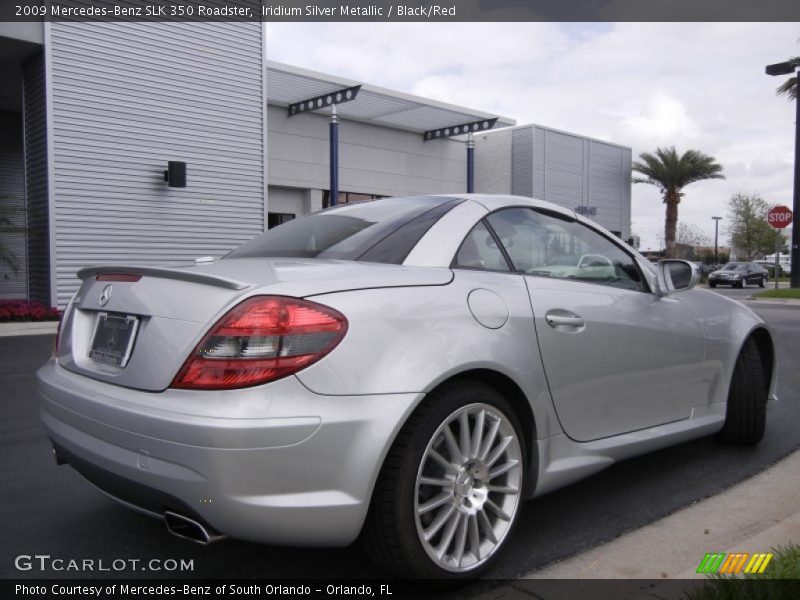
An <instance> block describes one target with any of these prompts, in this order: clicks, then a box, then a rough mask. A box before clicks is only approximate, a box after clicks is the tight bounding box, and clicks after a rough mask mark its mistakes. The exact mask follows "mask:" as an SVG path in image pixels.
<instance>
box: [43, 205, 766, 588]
mask: <svg viewBox="0 0 800 600" xmlns="http://www.w3.org/2000/svg"><path fill="white" fill-rule="evenodd" d="M78 275H79V277H80V278H81V279H82V281H83V283H82V285H81V287H80V289H79V290H78V292H77V293H76V294H75V296H74V298H73V299H72V301H71V302H70V304H69V306H68V307H67V309H66V311H65V314H64V317H63V320H62V323H61V327H60V334H59V338H58V341H57V349H56V352H55V356H54V357H53V358H52V359H51V360H50V361H49V362H48V363H47V364H46V365H45V366H43V367H42V368H41V369H40V371H39V372H38V381H39V390H40V392H41V396H42V411H41V415H42V419H43V421H44V425H45V427H46V429H47V432H48V434H49V436H50V438H51V439H52V442H53V447H54V452H55V455H56V459H57V461H59V462H66V463H69V464H70V465H72V466H73V467H74V468H75V469H77V470H78V471H79V472H80V473H81V474H83V475H84V476H85V477H86V478H87V479H88V480H89V481H91V482H92V483H93V484H95V485H96V486H97V487H98V488H100V489H101V490H103V491H104V492H106V493H107V494H109V495H110V496H112V497H114V498H116V499H118V500H120V501H121V502H123V503H125V504H127V505H128V506H131V507H133V508H136V509H139V510H141V511H144V512H146V513H148V514H151V515H153V516H156V517H159V518H162V519H164V520H165V521H166V524H167V527H168V528H169V530H170V531H172V532H173V533H175V534H177V535H180V536H183V537H186V538H190V539H193V540H195V541H199V542H202V543H208V542H211V541H214V540H217V539H221V538H223V537H225V536H230V537H233V538H238V539H242V540H250V541H255V542H266V543H274V544H293V545H309V546H323V545H324V546H336V545H346V544H350V543H351V542H353V541H354V540H356V539H357V538H359V537H360V538H361V540H362V541H363V543H365V544H366V545H367V548H368V549H369V553H370V555H371V556H372V557H374V558H375V559H376V560H377V561H379V562H380V563H381V564H383V565H385V566H388V567H389V568H391V569H394V570H395V571H396V572H398V573H400V574H402V575H404V576H420V577H455V578H459V577H471V576H475V575H477V574H478V573H479V572H480V571H482V570H483V569H485V568H486V567H487V566H488V565H489V564H490V563H491V561H492V559H494V558H496V557H497V555H498V552H499V551H500V549H501V548H502V547H503V546H504V544H505V543H506V542H507V540H508V538H509V535H510V533H511V531H512V529H513V527H514V523H515V521H516V520H517V518H518V516H519V514H520V511H521V509H522V503H523V501H524V500H526V499H528V498H531V497H534V496H538V495H541V494H544V493H546V492H549V491H551V490H554V489H556V488H559V487H561V486H564V485H566V484H568V483H570V482H573V481H576V480H578V479H581V478H584V477H586V476H588V475H590V474H592V473H595V472H597V471H599V470H601V469H603V468H605V467H607V466H609V465H610V464H612V463H613V462H615V461H617V460H620V459H624V458H626V457H630V456H633V455H637V454H642V453H644V452H649V451H652V450H655V449H657V448H661V447H664V446H667V445H669V444H676V443H679V442H683V441H685V440H689V439H692V438H697V437H700V436H706V435H710V434H718V435H719V437H720V438H721V439H722V440H724V441H728V442H733V443H741V444H755V443H757V442H758V441H759V440H760V439H761V437H762V435H763V432H764V421H765V410H766V405H767V400H768V398H770V399H774V390H775V386H776V360H775V356H774V350H773V344H772V338H771V335H770V332H769V331H768V329H767V327H766V326H765V325H764V323H763V322H762V321H761V319H759V317H757V316H756V315H755V314H754V313H753V312H752V311H750V310H749V309H747V308H745V307H744V306H742V305H741V304H738V303H736V302H734V301H732V300H729V299H727V298H721V297H720V296H718V295H716V294H713V293H711V292H708V291H706V290H702V289H699V288H695V287H694V286H695V284H696V283H697V281H698V279H699V274H698V272H697V268H696V267H695V266H693V265H692V264H691V263H687V262H684V261H662V262H661V263H659V264H658V265H655V266H653V265H651V264H650V263H649V262H648V261H647V260H645V259H644V258H643V257H641V256H640V255H639V254H637V253H636V252H635V251H634V250H633V249H631V248H630V247H628V246H626V245H625V244H623V243H622V242H621V241H620V240H619V239H617V238H616V237H614V236H613V235H612V234H610V233H609V232H608V231H606V230H604V229H602V228H600V227H598V226H597V225H596V224H594V223H592V222H591V221H589V220H587V219H585V218H584V217H582V216H580V215H577V214H575V213H574V212H573V211H570V210H565V209H563V208H561V207H559V206H556V205H553V204H549V203H545V202H539V201H535V200H530V199H526V198H518V197H512V196H484V195H453V196H423V197H412V198H392V199H385V200H378V201H375V202H369V203H363V204H357V205H347V206H341V207H336V208H333V209H330V210H326V211H323V212H321V213H317V214H314V215H310V216H307V217H304V218H300V219H296V220H293V221H290V222H288V223H286V224H283V225H281V226H279V227H277V228H275V229H272V230H270V231H267V232H266V233H264V234H262V235H260V236H257V237H256V238H254V239H252V240H251V241H249V242H247V243H245V244H244V245H242V246H240V247H239V248H238V249H236V250H234V251H233V252H231V253H230V254H228V255H227V256H225V257H224V258H223V259H221V260H218V261H216V262H213V263H205V264H197V265H192V266H188V267H182V268H154V267H146V266H145V267H137V266H122V265H120V266H116V265H115V266H99V267H91V268H86V269H83V270H81V271H80V272H79V274H78Z"/></svg>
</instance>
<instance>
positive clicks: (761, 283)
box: [758, 277, 767, 288]
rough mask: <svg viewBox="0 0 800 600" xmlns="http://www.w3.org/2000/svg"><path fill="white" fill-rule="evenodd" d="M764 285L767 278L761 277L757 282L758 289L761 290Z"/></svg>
mask: <svg viewBox="0 0 800 600" xmlns="http://www.w3.org/2000/svg"><path fill="white" fill-rule="evenodd" d="M765 285H767V278H766V277H762V278H761V279H760V280H759V282H758V287H762V288H763V287H764V286H765Z"/></svg>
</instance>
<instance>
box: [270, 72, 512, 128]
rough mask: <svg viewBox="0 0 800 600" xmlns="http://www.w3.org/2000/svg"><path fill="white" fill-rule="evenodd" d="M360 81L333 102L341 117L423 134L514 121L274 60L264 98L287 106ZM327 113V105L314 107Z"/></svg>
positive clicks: (503, 124) (318, 111)
mask: <svg viewBox="0 0 800 600" xmlns="http://www.w3.org/2000/svg"><path fill="white" fill-rule="evenodd" d="M357 85H360V86H361V89H360V91H359V92H358V98H357V99H356V100H354V101H353V102H346V103H344V104H340V105H339V106H337V109H336V111H337V113H338V115H339V117H340V118H341V119H350V120H353V121H362V122H366V123H372V124H374V125H380V126H383V127H391V128H393V129H401V130H403V131H411V132H415V133H419V134H424V133H425V132H426V131H431V130H437V129H443V128H446V127H453V126H455V125H461V124H463V123H472V122H475V121H481V120H489V119H497V121H495V122H494V124H493V125H492V127H495V128H496V127H508V126H510V125H516V121H515V120H514V119H509V118H507V117H501V116H499V115H495V114H491V113H487V112H483V111H478V110H473V109H470V108H465V107H463V106H456V105H454V104H447V103H445V102H438V101H436V100H431V99H429V98H423V97H420V96H414V95H413V94H406V93H404V92H398V91H395V90H389V89H386V88H382V87H379V86H376V85H371V84H368V83H363V82H360V81H355V80H352V79H346V78H343V77H336V76H333V75H328V74H326V73H319V72H317V71H311V70H308V69H301V68H299V67H295V66H293V65H287V64H284V63H279V62H275V61H267V98H268V101H269V103H270V104H272V105H275V106H282V107H288V106H289V105H290V104H293V103H295V102H298V101H300V100H303V99H306V98H313V97H318V96H323V95H325V94H330V93H336V92H337V91H340V90H342V89H344V88H350V87H353V86H357ZM315 112H317V113H318V114H325V115H328V114H330V112H331V111H330V108H328V107H323V108H320V109H318V110H316V111H315Z"/></svg>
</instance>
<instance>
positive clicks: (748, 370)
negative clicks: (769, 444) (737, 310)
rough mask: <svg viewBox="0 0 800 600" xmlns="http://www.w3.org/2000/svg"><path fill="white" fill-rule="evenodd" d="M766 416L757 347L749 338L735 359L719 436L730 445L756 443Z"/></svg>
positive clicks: (764, 384) (761, 369) (761, 435)
mask: <svg viewBox="0 0 800 600" xmlns="http://www.w3.org/2000/svg"><path fill="white" fill-rule="evenodd" d="M766 419H767V382H766V377H765V375H764V370H763V365H762V362H761V354H760V353H759V351H758V347H757V346H756V343H755V341H754V340H753V339H752V338H749V339H748V340H747V341H746V342H745V344H744V346H743V347H742V350H741V352H739V358H738V359H737V360H736V367H734V370H733V378H732V379H731V387H730V390H729V392H728V407H727V410H726V415H725V425H724V426H723V428H722V430H721V431H720V432H719V437H720V439H721V440H722V441H724V442H728V443H732V444H746V445H753V444H757V443H758V442H760V441H761V438H763V437H764V426H765V423H766Z"/></svg>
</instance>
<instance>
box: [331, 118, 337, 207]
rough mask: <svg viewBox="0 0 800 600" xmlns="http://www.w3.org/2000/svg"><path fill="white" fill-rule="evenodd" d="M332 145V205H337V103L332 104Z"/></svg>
mask: <svg viewBox="0 0 800 600" xmlns="http://www.w3.org/2000/svg"><path fill="white" fill-rule="evenodd" d="M330 146H331V161H330V162H331V186H330V187H331V193H330V205H331V206H336V204H337V200H338V199H339V115H337V114H336V105H335V104H334V105H333V106H331V124H330Z"/></svg>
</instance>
